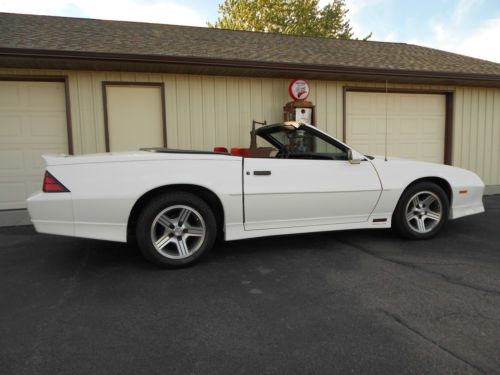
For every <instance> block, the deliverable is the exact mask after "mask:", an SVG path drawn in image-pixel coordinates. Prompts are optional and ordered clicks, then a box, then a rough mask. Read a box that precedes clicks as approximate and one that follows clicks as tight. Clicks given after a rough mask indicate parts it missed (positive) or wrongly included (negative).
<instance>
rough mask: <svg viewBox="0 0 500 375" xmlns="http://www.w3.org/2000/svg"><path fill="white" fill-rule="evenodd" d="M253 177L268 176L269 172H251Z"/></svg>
mask: <svg viewBox="0 0 500 375" xmlns="http://www.w3.org/2000/svg"><path fill="white" fill-rule="evenodd" d="M253 174H254V175H255V176H270V175H271V171H253Z"/></svg>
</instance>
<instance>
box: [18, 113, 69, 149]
mask: <svg viewBox="0 0 500 375" xmlns="http://www.w3.org/2000/svg"><path fill="white" fill-rule="evenodd" d="M65 122H66V114H59V113H58V114H54V115H46V114H35V115H33V116H30V117H28V119H27V129H28V134H29V136H31V137H34V138H36V141H37V142H39V141H41V140H48V141H49V142H50V143H54V142H55V141H59V143H63V144H65V143H67V136H66V134H64V133H62V132H61V124H62V123H65Z"/></svg>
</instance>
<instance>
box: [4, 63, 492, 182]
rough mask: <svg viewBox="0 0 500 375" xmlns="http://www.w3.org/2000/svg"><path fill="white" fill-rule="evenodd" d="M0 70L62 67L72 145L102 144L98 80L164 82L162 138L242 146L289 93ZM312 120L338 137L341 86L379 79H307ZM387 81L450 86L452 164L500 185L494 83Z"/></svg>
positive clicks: (226, 80) (181, 80)
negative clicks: (67, 90) (66, 82)
mask: <svg viewBox="0 0 500 375" xmlns="http://www.w3.org/2000/svg"><path fill="white" fill-rule="evenodd" d="M0 74H8V75H12V74H20V75H67V76H68V77H69V86H70V98H71V118H72V127H73V143H74V151H75V153H77V154H79V153H93V152H103V151H104V150H105V142H104V113H103V97H102V85H101V82H102V81H133V82H164V84H165V93H166V95H165V100H166V113H167V118H166V121H167V143H168V147H172V148H193V149H212V147H213V146H229V147H237V146H242V147H245V146H248V144H249V141H250V138H249V131H250V127H251V123H252V120H253V119H255V120H259V121H263V120H267V121H268V123H272V122H278V121H281V120H282V107H283V105H284V104H285V103H286V102H287V101H289V100H290V99H289V96H288V84H289V82H290V80H288V79H271V78H247V77H215V76H195V75H176V74H149V73H118V72H89V71H63V70H27V69H0ZM310 83H311V87H312V90H311V96H310V98H309V100H311V101H312V102H313V103H314V104H315V105H316V123H317V125H318V126H319V127H320V128H321V129H323V130H326V131H327V132H329V133H330V134H332V135H334V136H336V137H338V138H342V135H343V134H342V132H343V129H342V127H343V124H342V121H343V116H342V109H343V106H342V101H343V86H345V85H348V86H374V87H384V86H385V85H384V84H374V83H363V82H361V83H354V82H337V81H311V82H310ZM390 87H398V88H415V89H446V90H453V91H455V105H454V116H453V117H454V119H453V124H454V130H453V165H456V166H460V167H463V168H467V169H470V170H473V171H475V172H477V173H478V174H479V175H480V176H481V177H482V178H483V180H484V181H485V183H486V184H487V185H500V89H494V88H480V87H460V86H436V85H417V84H415V85H408V84H390Z"/></svg>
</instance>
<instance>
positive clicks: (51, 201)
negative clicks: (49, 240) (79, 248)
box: [27, 192, 75, 236]
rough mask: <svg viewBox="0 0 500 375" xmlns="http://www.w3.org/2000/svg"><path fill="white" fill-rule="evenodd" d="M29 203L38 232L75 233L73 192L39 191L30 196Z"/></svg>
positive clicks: (31, 215) (31, 216)
mask: <svg viewBox="0 0 500 375" xmlns="http://www.w3.org/2000/svg"><path fill="white" fill-rule="evenodd" d="M27 205H28V212H29V214H30V218H31V221H32V223H33V225H34V226H35V229H36V231H37V232H39V233H51V234H59V235H63V236H74V235H75V224H74V215H73V204H72V201H71V193H43V192H37V193H34V194H33V195H31V196H30V197H29V198H28V200H27Z"/></svg>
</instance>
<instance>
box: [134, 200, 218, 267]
mask: <svg viewBox="0 0 500 375" xmlns="http://www.w3.org/2000/svg"><path fill="white" fill-rule="evenodd" d="M136 234H137V242H138V244H139V248H140V249H141V252H142V253H143V254H144V256H145V257H146V259H148V260H149V261H151V262H153V263H155V264H157V265H160V266H163V267H169V268H178V267H185V266H188V265H191V264H194V263H195V262H197V261H198V260H199V259H200V258H201V257H202V256H203V255H204V254H205V253H207V252H208V251H209V250H210V249H211V248H212V246H213V244H214V241H215V238H216V234H217V226H216V220H215V216H214V214H213V212H212V210H211V209H210V207H209V206H208V205H207V204H206V203H205V202H204V201H203V200H202V199H200V198H199V197H197V196H196V195H194V194H191V193H187V192H172V193H168V194H165V195H161V196H158V197H156V198H154V199H153V200H151V201H150V202H149V203H148V204H147V205H146V206H145V207H144V209H143V210H142V212H141V213H140V214H139V218H138V220H137V224H136Z"/></svg>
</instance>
